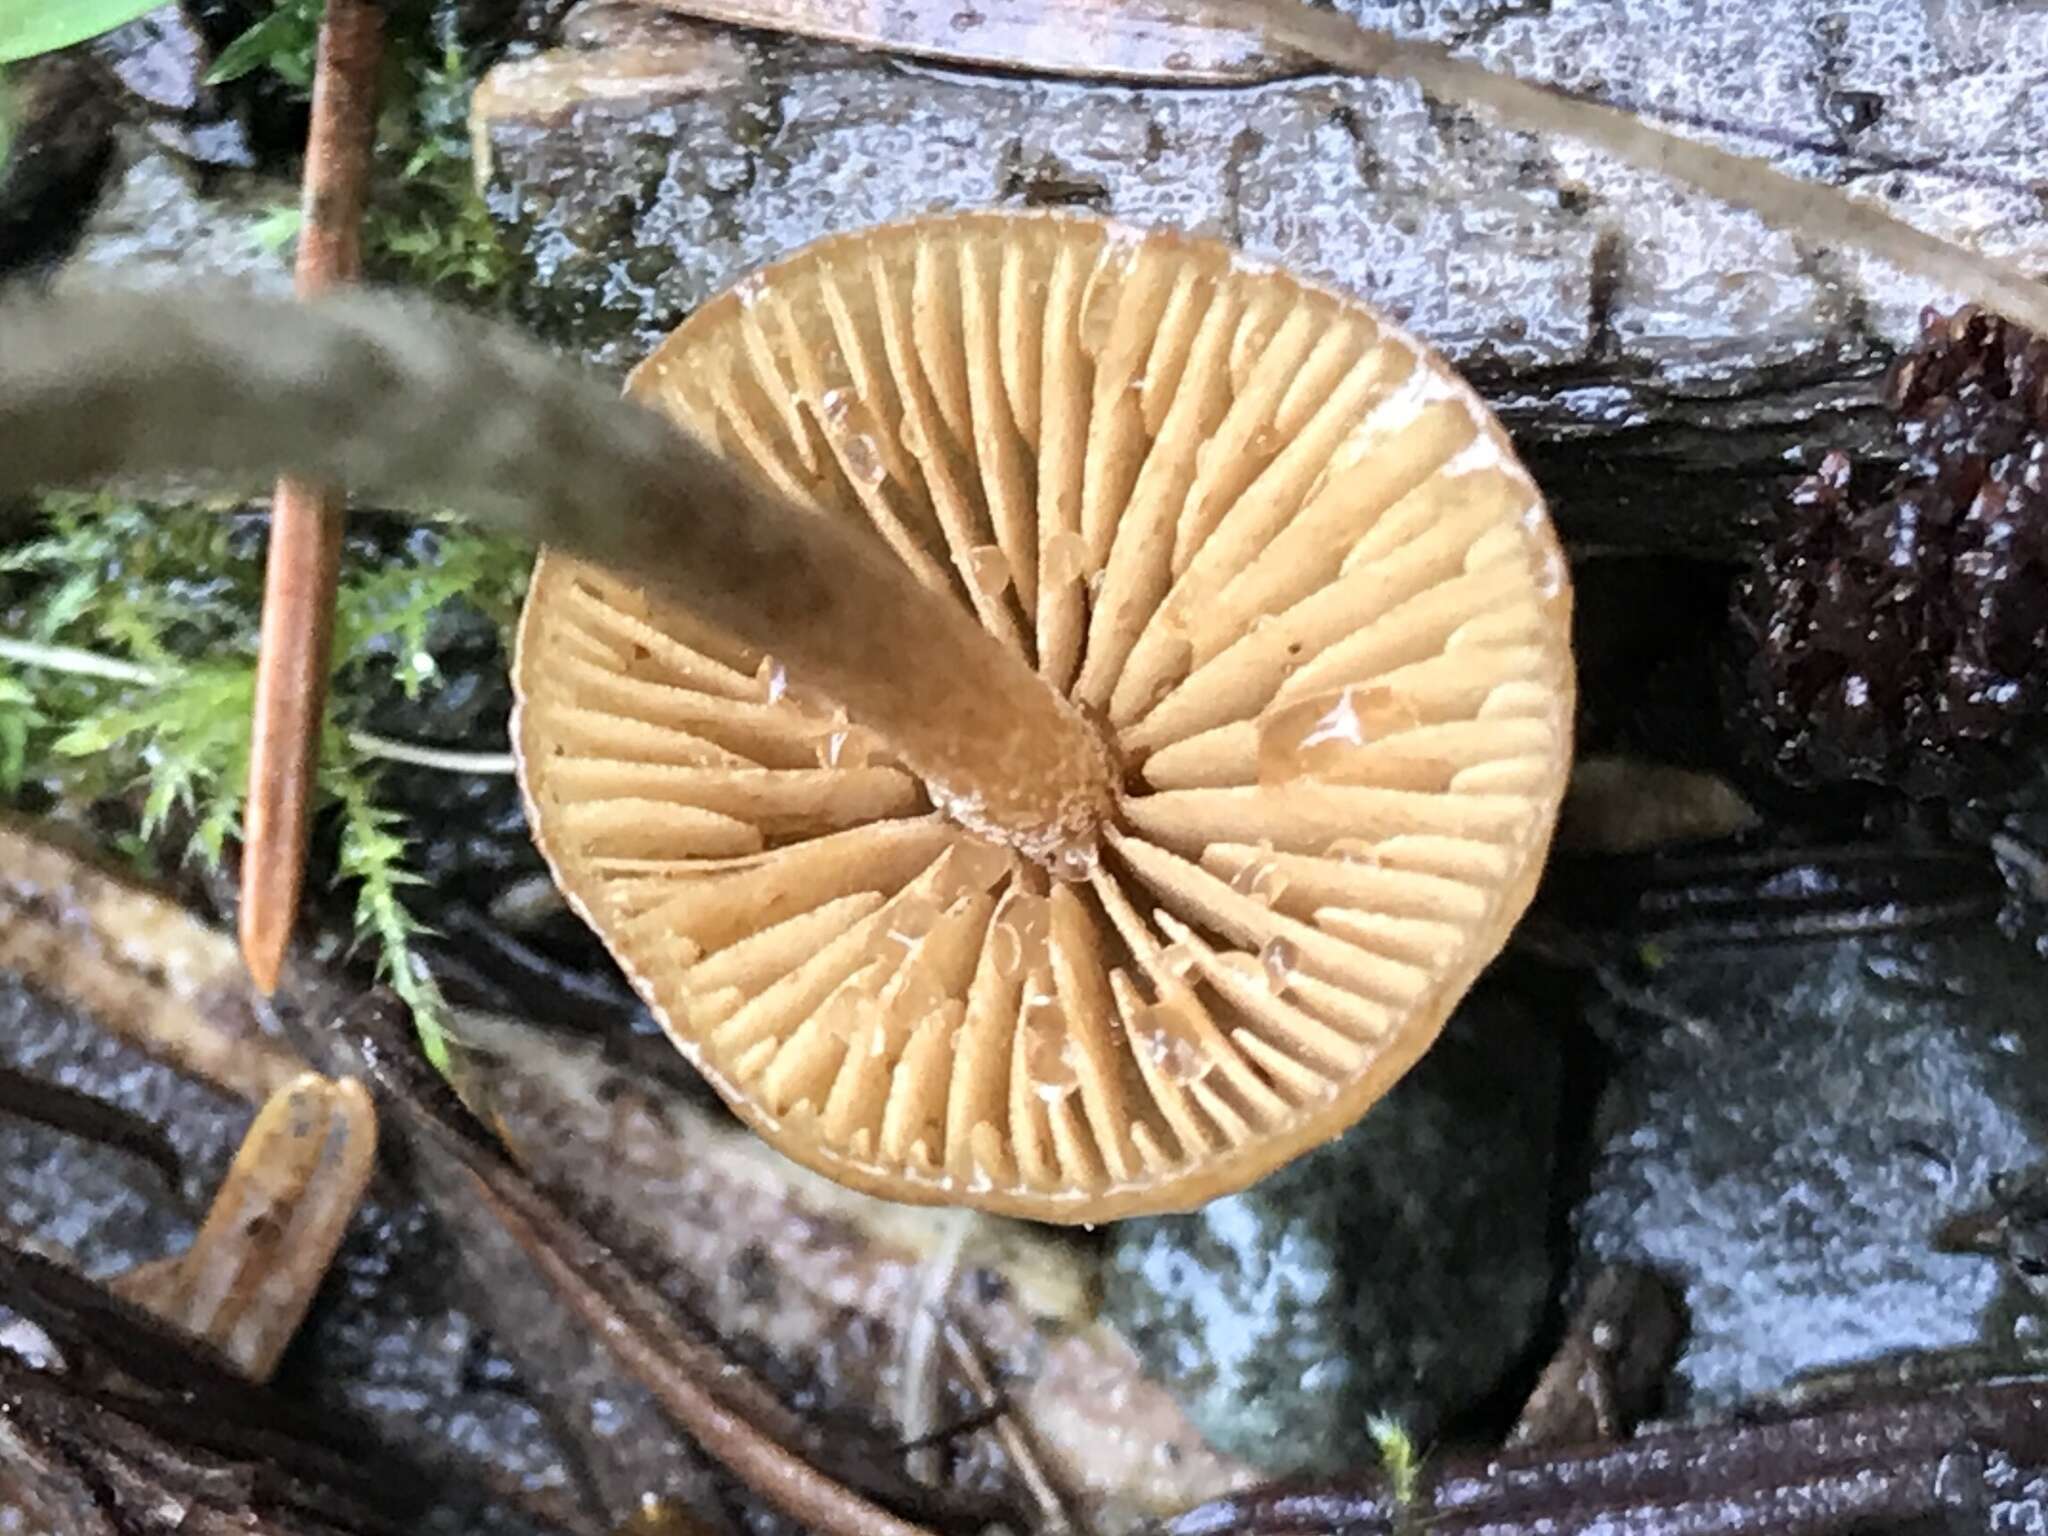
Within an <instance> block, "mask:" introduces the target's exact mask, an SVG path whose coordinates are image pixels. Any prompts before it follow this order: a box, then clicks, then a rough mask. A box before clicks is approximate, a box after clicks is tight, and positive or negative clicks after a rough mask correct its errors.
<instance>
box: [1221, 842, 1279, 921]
mask: <svg viewBox="0 0 2048 1536" xmlns="http://www.w3.org/2000/svg"><path fill="white" fill-rule="evenodd" d="M1272 853H1273V845H1272V844H1271V843H1263V844H1261V845H1260V852H1259V854H1258V855H1257V856H1255V857H1253V858H1251V859H1248V860H1246V861H1245V863H1244V864H1243V865H1242V866H1241V867H1240V868H1239V869H1238V870H1237V872H1236V873H1235V874H1233V875H1232V876H1231V877H1230V888H1231V889H1232V890H1233V891H1235V892H1237V894H1238V895H1240V896H1249V897H1251V899H1252V900H1254V901H1256V902H1258V903H1259V904H1260V905H1262V906H1268V907H1272V906H1277V905H1279V902H1280V897H1281V895H1282V894H1283V893H1284V892H1285V891H1286V889H1287V876H1285V875H1284V874H1282V873H1281V872H1280V866H1279V864H1278V863H1277V862H1275V861H1274V859H1273V857H1272Z"/></svg>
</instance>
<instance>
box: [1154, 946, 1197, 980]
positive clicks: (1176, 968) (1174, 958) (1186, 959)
mask: <svg viewBox="0 0 2048 1536" xmlns="http://www.w3.org/2000/svg"><path fill="white" fill-rule="evenodd" d="M1197 963H1198V962H1197V957H1196V955H1195V946H1194V945H1192V944H1180V943H1174V944H1168V945H1167V946H1165V947H1164V948H1163V949H1161V950H1160V951H1159V968H1160V969H1161V970H1163V971H1164V972H1166V974H1167V975H1169V976H1172V977H1174V978H1175V979H1177V980H1178V979H1184V978H1186V977H1188V976H1190V975H1192V974H1193V972H1194V969H1195V966H1196V964H1197Z"/></svg>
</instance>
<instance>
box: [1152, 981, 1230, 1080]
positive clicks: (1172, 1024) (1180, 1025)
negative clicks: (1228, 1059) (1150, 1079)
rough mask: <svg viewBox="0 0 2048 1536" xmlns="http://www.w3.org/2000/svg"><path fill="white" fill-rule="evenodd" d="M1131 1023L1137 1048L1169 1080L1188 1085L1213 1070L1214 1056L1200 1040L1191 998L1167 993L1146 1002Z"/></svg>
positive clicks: (1198, 1025) (1197, 1022) (1198, 1023)
mask: <svg viewBox="0 0 2048 1536" xmlns="http://www.w3.org/2000/svg"><path fill="white" fill-rule="evenodd" d="M1131 1024H1132V1033H1133V1034H1134V1035H1135V1036H1136V1038H1137V1041H1138V1046H1139V1049H1141V1050H1143V1051H1144V1052H1145V1055H1146V1057H1147V1059H1149V1060H1150V1062H1151V1063H1152V1065H1153V1066H1154V1067H1155V1068H1156V1069H1157V1070H1158V1072H1159V1075H1160V1076H1161V1077H1163V1078H1165V1079H1166V1080H1167V1081H1168V1082H1169V1083H1178V1084H1179V1085H1181V1086H1182V1087H1184V1088H1185V1087H1189V1086H1192V1085H1193V1084H1195V1083H1199V1082H1200V1081H1201V1080H1202V1079H1203V1078H1205V1077H1207V1076H1208V1075H1209V1074H1210V1073H1211V1072H1212V1071H1214V1070H1215V1067H1216V1061H1215V1058H1214V1057H1212V1056H1211V1055H1210V1054H1209V1048H1208V1046H1207V1045H1205V1044H1204V1043H1203V1040H1202V1032H1201V1025H1200V1020H1199V1016H1198V1015H1197V1014H1196V1012H1195V1002H1194V999H1193V998H1190V997H1187V996H1185V995H1183V996H1178V997H1171V996H1170V997H1163V998H1161V999H1160V1000H1159V1001H1158V1002H1156V1003H1148V1004H1146V1005H1145V1006H1144V1007H1143V1008H1140V1009H1139V1010H1138V1012H1137V1015H1136V1016H1135V1017H1134V1018H1133V1019H1132V1021H1131Z"/></svg>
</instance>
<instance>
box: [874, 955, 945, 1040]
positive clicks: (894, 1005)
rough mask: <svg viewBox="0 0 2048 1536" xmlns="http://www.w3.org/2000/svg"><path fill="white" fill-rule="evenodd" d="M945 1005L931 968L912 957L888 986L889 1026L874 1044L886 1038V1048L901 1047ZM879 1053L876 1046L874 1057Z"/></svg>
mask: <svg viewBox="0 0 2048 1536" xmlns="http://www.w3.org/2000/svg"><path fill="white" fill-rule="evenodd" d="M946 1002H947V997H946V990H945V988H944V987H942V986H940V985H939V978H938V977H937V976H936V975H934V974H933V972H932V968H931V967H930V966H929V965H927V964H925V963H924V962H923V961H922V960H920V959H917V958H915V957H913V958H912V959H911V960H909V961H906V962H905V965H904V969H903V970H902V971H900V972H899V973H898V974H897V977H896V980H895V981H893V982H892V983H890V986H889V990H888V992H887V993H886V994H885V995H884V997H883V1008H884V1010H885V1012H886V1014H887V1018H888V1023H889V1027H888V1028H887V1029H885V1030H882V1031H880V1032H879V1033H878V1034H877V1036H876V1039H877V1041H878V1042H880V1041H881V1038H882V1036H887V1037H888V1044H889V1045H891V1046H893V1047H897V1048H900V1046H901V1044H902V1042H904V1041H906V1040H908V1039H909V1038H910V1033H911V1031H912V1030H914V1029H916V1028H917V1026H918V1025H920V1024H922V1023H923V1022H924V1021H925V1020H926V1019H928V1018H930V1017H931V1016H932V1015H933V1014H935V1013H938V1012H939V1011H940V1010H942V1009H943V1008H944V1007H945V1006H946ZM880 1053H881V1046H880V1044H879V1043H878V1045H877V1048H876V1054H878V1055H879V1054H880Z"/></svg>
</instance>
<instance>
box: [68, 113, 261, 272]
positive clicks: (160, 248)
mask: <svg viewBox="0 0 2048 1536" xmlns="http://www.w3.org/2000/svg"><path fill="white" fill-rule="evenodd" d="M115 142H116V158H115V162H114V165H113V166H112V168H111V169H110V170H109V172H108V175H109V178H110V181H109V186H108V189H107V191H106V192H105V193H104V194H103V195H102V196H101V198H100V200H99V202H98V204H97V206H96V207H95V208H94V210H93V213H92V216H91V218H90V219H89V220H88V221H87V222H86V224H85V227H84V229H83V230H82V231H81V232H80V235H79V240H78V244H77V247H76V249H74V250H73V251H72V252H71V253H70V256H69V258H68V260H67V261H66V262H65V264H64V268H63V270H62V272H61V273H59V274H58V276H57V278H56V286H58V287H59V288H60V289H61V288H65V287H85V286H88V285H91V284H106V283H110V282H119V283H121V284H123V285H125V286H128V287H131V288H148V287H168V286H171V285H173V284H190V283H193V282H203V281H208V280H211V281H215V282H223V283H237V284H241V285H243V286H246V287H249V288H254V289H257V290H259V291H263V292H271V293H282V292H285V291H287V290H288V289H289V287H290V284H291V262H290V257H289V252H287V251H286V250H284V249H283V248H282V247H281V246H280V245H279V243H278V242H277V241H276V240H275V239H274V238H266V235H265V230H266V226H268V225H271V224H272V223H274V217H275V215H276V213H277V211H278V210H279V209H281V208H282V209H292V208H296V207H297V206H298V197H299V194H298V188H297V187H296V186H294V185H293V184H292V183H290V182H288V181H283V180H278V179H274V178H272V177H269V176H263V175H258V174H255V173H247V172H216V173H211V174H202V173H201V172H200V171H199V170H197V169H195V168H194V167H193V166H191V165H190V164H188V163H186V162H185V161H184V160H182V159H180V158H179V157H178V156H176V155H173V154H170V153H168V152H167V151H164V150H162V149H159V148H157V147H155V146H154V145H152V144H151V143H150V142H149V141H148V139H147V137H146V136H145V135H143V134H142V133H140V132H139V131H137V130H135V129H132V128H124V129H122V130H120V131H119V132H118V133H117V134H116V135H115Z"/></svg>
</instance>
